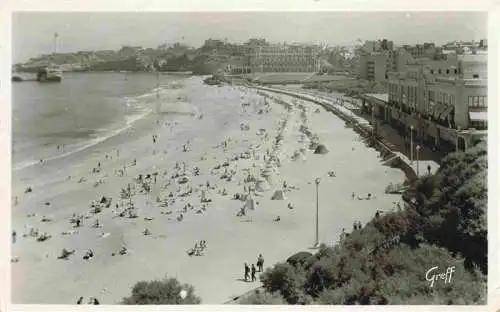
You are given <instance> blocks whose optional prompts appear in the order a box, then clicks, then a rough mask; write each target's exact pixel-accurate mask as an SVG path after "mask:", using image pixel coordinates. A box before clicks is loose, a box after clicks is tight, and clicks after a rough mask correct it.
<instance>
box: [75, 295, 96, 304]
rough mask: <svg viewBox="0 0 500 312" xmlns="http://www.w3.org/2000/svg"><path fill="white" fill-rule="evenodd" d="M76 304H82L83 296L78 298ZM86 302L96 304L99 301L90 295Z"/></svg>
mask: <svg viewBox="0 0 500 312" xmlns="http://www.w3.org/2000/svg"><path fill="white" fill-rule="evenodd" d="M76 304H83V296H82V297H80V298H78V300H77V301H76ZM87 304H94V305H97V304H100V303H99V300H97V298H96V297H90V298H89V301H88V302H87Z"/></svg>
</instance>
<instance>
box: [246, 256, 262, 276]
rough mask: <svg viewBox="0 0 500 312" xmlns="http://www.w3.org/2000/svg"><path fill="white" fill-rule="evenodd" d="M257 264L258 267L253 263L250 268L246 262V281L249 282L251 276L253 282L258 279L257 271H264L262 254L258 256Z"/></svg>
mask: <svg viewBox="0 0 500 312" xmlns="http://www.w3.org/2000/svg"><path fill="white" fill-rule="evenodd" d="M256 265H257V268H255V265H254V264H253V263H252V267H251V268H250V267H249V266H248V264H247V263H246V262H245V282H248V281H249V279H250V278H251V281H252V282H255V281H256V280H257V278H256V273H257V272H263V271H264V257H262V254H259V256H258V257H257V263H256Z"/></svg>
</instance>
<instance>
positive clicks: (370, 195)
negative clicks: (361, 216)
mask: <svg viewBox="0 0 500 312" xmlns="http://www.w3.org/2000/svg"><path fill="white" fill-rule="evenodd" d="M351 197H352V199H353V200H354V199H355V198H357V199H358V200H370V199H375V196H374V195H372V193H368V194H367V195H366V197H361V196H359V195H356V193H355V192H352V194H351Z"/></svg>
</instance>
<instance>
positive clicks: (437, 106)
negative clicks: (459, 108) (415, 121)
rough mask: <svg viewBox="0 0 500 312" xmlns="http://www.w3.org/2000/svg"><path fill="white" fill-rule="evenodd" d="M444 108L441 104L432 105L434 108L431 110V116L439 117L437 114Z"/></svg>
mask: <svg viewBox="0 0 500 312" xmlns="http://www.w3.org/2000/svg"><path fill="white" fill-rule="evenodd" d="M443 109H444V105H443V104H440V103H438V104H436V106H434V110H433V112H432V116H433V117H434V118H439V115H440V114H441V111H442V110H443Z"/></svg>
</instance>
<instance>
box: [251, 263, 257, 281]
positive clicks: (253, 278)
mask: <svg viewBox="0 0 500 312" xmlns="http://www.w3.org/2000/svg"><path fill="white" fill-rule="evenodd" d="M256 271H257V270H256V269H255V265H254V264H253V263H252V282H255V280H256V278H255V272H256Z"/></svg>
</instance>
